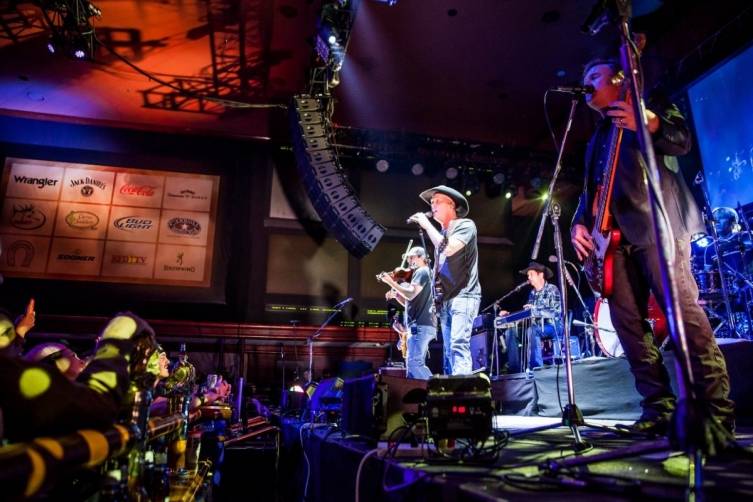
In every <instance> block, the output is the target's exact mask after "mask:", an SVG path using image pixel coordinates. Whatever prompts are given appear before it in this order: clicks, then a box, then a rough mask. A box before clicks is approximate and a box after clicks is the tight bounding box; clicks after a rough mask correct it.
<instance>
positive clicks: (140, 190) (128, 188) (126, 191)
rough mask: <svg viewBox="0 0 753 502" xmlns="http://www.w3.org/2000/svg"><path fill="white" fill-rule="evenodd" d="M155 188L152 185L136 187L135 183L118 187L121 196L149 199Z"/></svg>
mask: <svg viewBox="0 0 753 502" xmlns="http://www.w3.org/2000/svg"><path fill="white" fill-rule="evenodd" d="M156 188H157V187H156V186H152V185H137V184H136V183H126V184H125V185H123V186H122V187H120V193H121V194H122V195H135V196H138V197H151V196H153V195H154V190H155V189H156Z"/></svg>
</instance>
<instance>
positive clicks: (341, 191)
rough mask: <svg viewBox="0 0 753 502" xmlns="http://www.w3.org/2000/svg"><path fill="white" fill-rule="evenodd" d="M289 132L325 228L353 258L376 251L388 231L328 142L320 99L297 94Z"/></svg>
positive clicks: (328, 134) (326, 125)
mask: <svg viewBox="0 0 753 502" xmlns="http://www.w3.org/2000/svg"><path fill="white" fill-rule="evenodd" d="M290 130H291V136H292V139H293V151H294V153H295V158H296V164H297V166H298V171H299V172H300V174H301V179H302V181H303V185H304V187H305V188H306V193H307V194H308V196H309V199H310V200H311V203H312V205H313V206H314V209H315V210H316V212H317V214H318V215H319V217H320V218H321V219H322V222H323V223H324V227H325V228H326V229H327V231H328V232H329V233H330V234H332V235H333V236H334V237H335V238H336V239H337V240H338V242H340V244H342V245H343V246H344V247H345V249H347V250H348V252H350V253H351V254H352V255H353V256H355V257H357V258H362V257H364V256H366V255H367V254H369V253H370V252H371V251H373V250H374V248H375V247H376V245H377V244H378V243H379V241H380V239H381V238H382V236H383V235H384V231H385V228H384V227H383V226H382V225H379V224H378V223H377V222H376V221H375V220H374V218H372V217H371V216H370V215H369V213H368V212H367V211H366V210H365V209H364V208H363V207H362V206H361V202H360V201H359V200H358V197H357V196H356V194H355V191H354V190H353V187H352V186H351V184H350V182H348V179H347V177H346V176H345V173H344V172H343V169H342V167H341V166H340V162H339V160H338V158H337V152H336V151H335V149H334V148H333V147H332V145H331V144H330V142H329V137H330V133H331V130H330V125H329V121H328V120H327V119H326V115H325V112H324V104H323V102H322V100H321V99H318V98H315V97H312V96H309V95H298V96H295V98H294V99H293V103H292V106H291V107H290Z"/></svg>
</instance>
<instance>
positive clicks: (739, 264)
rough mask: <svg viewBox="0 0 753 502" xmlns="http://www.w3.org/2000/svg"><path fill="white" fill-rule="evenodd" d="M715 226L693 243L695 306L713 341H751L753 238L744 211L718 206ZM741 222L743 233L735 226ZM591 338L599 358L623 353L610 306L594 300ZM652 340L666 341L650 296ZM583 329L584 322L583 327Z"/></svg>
mask: <svg viewBox="0 0 753 502" xmlns="http://www.w3.org/2000/svg"><path fill="white" fill-rule="evenodd" d="M713 216H714V221H716V224H715V227H714V228H712V229H710V230H711V232H709V233H701V234H697V235H694V236H693V238H692V239H691V251H692V252H691V258H690V270H691V271H692V274H693V277H694V278H695V282H696V284H697V285H698V304H699V305H700V306H701V307H702V308H703V310H704V311H705V312H706V315H707V316H708V318H709V321H710V322H711V327H712V329H713V330H714V335H715V336H716V337H717V338H745V339H748V340H753V317H752V316H751V310H753V238H752V235H751V232H750V228H749V225H748V224H747V222H746V221H745V220H743V216H744V215H743V214H742V211H739V210H735V209H733V208H727V207H719V208H716V209H714V211H713ZM740 220H742V221H743V223H744V228H743V227H741V226H740V225H739V224H738V223H737V222H738V221H740ZM593 321H594V326H592V329H593V337H594V340H595V341H596V343H597V344H598V346H599V348H600V349H601V353H602V355H605V356H607V357H620V356H622V355H623V354H624V351H623V348H622V346H621V344H620V341H619V339H618V338H617V332H616V331H615V329H614V325H613V324H612V319H611V317H610V315H609V302H608V300H606V299H604V298H600V299H598V300H597V301H596V307H595V309H594V315H593ZM646 321H647V322H648V323H649V324H650V325H651V327H652V329H653V332H654V340H655V341H656V343H657V345H659V346H661V345H662V344H663V343H665V342H666V341H667V339H668V336H667V335H668V331H667V321H666V318H665V317H664V314H663V312H662V311H661V308H660V307H659V305H658V303H657V302H656V299H655V298H654V296H653V294H652V295H651V297H650V298H649V307H648V318H647V319H646ZM583 324H584V325H585V323H583Z"/></svg>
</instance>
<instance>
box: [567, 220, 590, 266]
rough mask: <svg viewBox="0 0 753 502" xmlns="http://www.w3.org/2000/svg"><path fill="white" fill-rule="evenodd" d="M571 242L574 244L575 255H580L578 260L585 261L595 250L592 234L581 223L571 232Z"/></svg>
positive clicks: (574, 226)
mask: <svg viewBox="0 0 753 502" xmlns="http://www.w3.org/2000/svg"><path fill="white" fill-rule="evenodd" d="M570 242H572V243H573V247H574V248H575V253H576V254H577V255H578V259H579V260H580V261H583V260H585V259H586V257H587V256H588V255H589V253H590V252H591V251H593V249H594V245H593V242H592V238H591V234H590V233H589V232H588V229H587V228H586V226H585V225H581V224H579V223H577V224H575V225H573V228H572V230H571V231H570Z"/></svg>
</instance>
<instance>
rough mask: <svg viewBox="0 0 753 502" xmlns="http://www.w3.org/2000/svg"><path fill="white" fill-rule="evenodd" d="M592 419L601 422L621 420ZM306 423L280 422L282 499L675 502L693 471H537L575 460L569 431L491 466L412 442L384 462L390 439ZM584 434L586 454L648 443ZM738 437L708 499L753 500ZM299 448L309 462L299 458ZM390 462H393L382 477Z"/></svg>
mask: <svg viewBox="0 0 753 502" xmlns="http://www.w3.org/2000/svg"><path fill="white" fill-rule="evenodd" d="M594 421H595V422H598V424H600V425H612V424H614V423H615V422H614V421H603V420H598V419H596V420H594ZM558 422H559V421H558V420H553V419H550V418H543V417H522V416H498V417H495V426H497V427H499V428H501V429H504V430H506V431H508V432H510V433H512V434H513V436H514V435H515V433H516V432H519V431H520V430H521V429H529V428H532V427H538V426H540V425H545V424H556V423H558ZM300 425H301V424H295V423H286V424H285V425H284V426H283V434H284V436H285V437H286V438H287V441H285V443H286V447H285V452H284V454H283V458H284V459H285V460H284V462H283V463H288V466H289V467H293V468H294V469H293V470H294V471H295V473H291V477H292V478H294V479H296V483H286V485H285V487H284V489H283V491H282V493H281V495H282V497H281V498H282V499H283V500H307V501H343V500H360V501H363V502H366V501H384V500H389V501H395V500H410V501H416V502H420V501H435V500H447V501H449V500H462V501H492V500H513V501H515V500H530V499H531V497H535V499H536V500H573V499H575V498H576V497H577V498H578V500H582V501H592V500H593V501H597V500H598V501H622V500H635V499H637V498H638V497H645V498H660V499H674V500H677V499H682V498H683V495H684V491H685V487H686V480H687V477H688V465H689V463H688V460H687V456H686V455H683V454H680V453H677V452H667V451H663V452H658V453H652V454H645V455H641V456H634V457H632V458H624V459H619V460H610V461H605V462H599V463H595V464H590V465H588V466H587V467H579V468H573V469H568V470H564V471H561V472H560V475H558V476H555V475H554V474H552V473H549V472H547V471H542V470H540V468H539V466H540V465H542V464H543V463H545V462H551V461H557V460H564V459H566V458H572V457H575V453H574V449H573V448H572V444H573V439H572V434H571V432H570V430H569V429H567V428H564V427H559V428H555V429H552V430H547V431H544V432H537V433H531V434H530V435H525V436H521V437H512V438H510V440H509V441H508V443H507V445H506V446H505V447H504V448H503V449H502V450H501V453H500V456H499V459H498V460H497V461H496V462H495V463H494V464H492V465H474V464H473V463H470V462H469V463H460V462H458V461H448V460H447V459H445V458H443V457H442V456H437V455H436V454H434V455H432V453H431V452H432V450H433V448H432V447H428V446H427V447H424V448H413V447H410V446H409V445H402V446H401V448H400V449H399V451H398V454H397V455H396V460H395V461H394V462H388V460H386V459H385V458H384V455H385V452H386V444H385V443H380V444H379V445H378V447H377V449H375V450H371V449H370V446H368V445H367V444H366V443H364V442H362V441H357V440H354V439H344V438H343V437H342V436H341V435H340V434H338V433H333V432H332V431H331V430H329V429H328V428H327V427H326V426H317V427H316V428H315V429H314V430H313V431H312V432H311V433H309V426H308V425H306V426H304V432H303V434H301V432H300ZM580 432H581V434H582V436H583V438H584V439H585V440H586V441H588V442H589V443H590V444H591V445H592V448H591V449H589V450H587V451H585V452H584V453H583V455H584V456H589V455H594V454H597V453H602V452H606V451H613V450H616V449H618V448H623V447H636V446H641V445H647V444H650V442H649V441H648V440H637V439H626V438H624V437H621V436H617V435H615V434H613V433H610V432H604V431H602V430H600V429H593V428H590V427H582V428H581V429H580ZM738 442H739V443H740V444H741V445H742V446H744V447H746V448H747V453H746V454H745V456H743V455H737V454H734V453H732V452H730V453H728V454H725V455H723V456H718V457H714V458H709V459H707V460H706V461H705V464H704V469H703V474H704V493H705V495H706V497H707V498H708V499H709V500H721V499H722V497H725V498H727V499H729V500H751V497H753V478H751V476H750V473H751V472H753V450H751V445H752V444H753V429H751V428H743V429H741V430H740V431H738ZM302 444H303V445H304V446H305V451H306V458H305V459H304V458H303V455H302V454H301V449H300V448H301V445H302ZM367 455H368V456H367ZM388 463H389V464H390V466H389V468H388V470H387V472H386V473H385V467H386V466H387V464H388ZM359 465H360V466H361V468H360V474H359ZM283 479H285V478H283ZM288 479H290V478H288ZM356 489H358V494H359V496H358V497H356V495H355V494H356ZM304 491H305V492H306V497H305V498H304V497H303V493H304Z"/></svg>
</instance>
